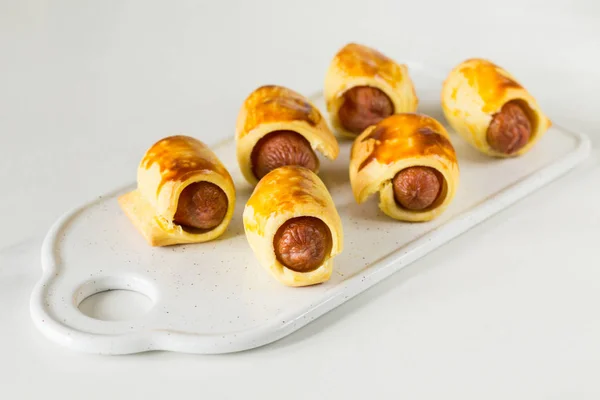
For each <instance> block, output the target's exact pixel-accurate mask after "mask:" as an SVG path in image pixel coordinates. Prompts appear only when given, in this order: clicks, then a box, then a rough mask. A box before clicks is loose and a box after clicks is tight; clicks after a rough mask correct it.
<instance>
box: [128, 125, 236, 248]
mask: <svg viewBox="0 0 600 400" xmlns="http://www.w3.org/2000/svg"><path fill="white" fill-rule="evenodd" d="M201 181H206V182H211V183H213V184H215V185H217V186H218V187H219V188H220V189H221V190H223V192H225V195H226V196H227V200H228V204H227V212H226V214H225V217H224V218H223V220H222V221H221V223H220V224H219V225H218V226H216V227H215V228H213V229H210V230H201V229H196V228H187V227H185V228H184V227H182V226H181V225H179V224H177V223H175V222H174V221H173V218H174V216H175V212H176V211H177V206H178V201H179V195H180V194H181V192H182V191H183V190H184V189H185V188H186V187H187V186H188V185H190V184H192V183H196V182H201ZM119 204H120V205H121V208H122V209H123V211H124V212H125V214H127V216H128V217H129V219H130V220H131V222H132V223H133V224H134V225H135V227H136V228H137V229H138V231H139V232H140V233H141V234H142V235H143V236H144V238H145V239H146V240H147V241H148V243H149V244H150V245H152V246H167V245H172V244H181V243H199V242H206V241H209V240H212V239H215V238H217V237H219V236H220V235H221V234H222V233H223V232H224V231H225V229H226V228H227V225H228V224H229V222H230V221H231V217H232V216H233V210H234V208H235V187H234V185H233V181H232V179H231V176H230V175H229V172H227V170H226V169H225V167H224V166H223V164H221V162H220V161H219V159H218V158H217V156H216V155H215V154H214V153H213V152H212V150H210V149H209V148H208V147H207V146H206V145H205V144H204V143H202V142H200V141H199V140H196V139H194V138H192V137H189V136H181V135H180V136H171V137H167V138H164V139H162V140H160V141H158V142H156V143H155V144H154V145H153V146H152V147H150V149H148V151H147V152H146V154H145V155H144V157H143V158H142V161H141V162H140V164H139V167H138V171H137V189H135V190H133V191H132V192H129V193H127V194H125V195H123V196H121V197H119Z"/></svg>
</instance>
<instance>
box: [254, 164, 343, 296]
mask: <svg viewBox="0 0 600 400" xmlns="http://www.w3.org/2000/svg"><path fill="white" fill-rule="evenodd" d="M244 229H245V231H246V238H247V239H248V243H250V247H251V248H252V250H253V251H254V254H255V255H256V257H257V258H258V260H259V262H260V263H261V265H262V266H263V267H265V268H266V269H267V270H269V271H270V272H271V274H272V275H273V276H274V277H275V278H276V279H277V280H279V281H280V282H281V283H283V284H285V285H288V286H307V285H314V284H316V283H321V282H324V281H326V280H328V279H329V277H330V276H331V272H332V271H333V257H335V256H336V255H337V254H339V253H340V252H341V251H342V245H343V232H342V222H341V220H340V217H339V215H338V213H337V210H336V208H335V205H334V204H333V200H332V199H331V195H330V194H329V192H328V191H327V188H326V187H325V185H324V184H323V182H322V181H321V180H320V179H319V177H318V176H317V175H316V174H315V173H314V172H312V171H310V170H309V169H306V168H304V167H299V166H295V165H294V166H285V167H281V168H277V169H274V170H273V171H271V172H269V173H268V174H267V175H265V177H264V178H262V179H261V180H260V182H259V183H258V185H257V186H256V188H255V189H254V192H253V193H252V196H251V197H250V199H249V200H248V203H247V204H246V207H245V209H244Z"/></svg>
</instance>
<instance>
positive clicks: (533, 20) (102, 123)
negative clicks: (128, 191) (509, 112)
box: [0, 0, 600, 400]
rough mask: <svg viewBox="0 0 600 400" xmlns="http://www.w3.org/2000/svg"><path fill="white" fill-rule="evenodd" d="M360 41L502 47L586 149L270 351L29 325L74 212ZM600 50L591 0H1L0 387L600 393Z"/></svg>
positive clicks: (459, 49)
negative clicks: (140, 166) (113, 352)
mask: <svg viewBox="0 0 600 400" xmlns="http://www.w3.org/2000/svg"><path fill="white" fill-rule="evenodd" d="M459 3H460V4H459ZM349 41H358V42H361V43H364V44H367V45H371V46H373V47H376V48H378V49H380V50H381V51H383V52H384V53H386V54H388V55H389V56H391V57H393V58H395V59H397V60H398V61H405V60H415V61H422V62H426V63H430V64H433V65H436V66H440V67H441V68H445V69H449V68H450V67H452V66H453V65H455V64H457V63H458V62H460V61H462V60H463V59H466V58H469V57H475V56H480V57H487V58H490V59H492V60H494V61H495V62H497V63H498V64H500V65H502V66H504V67H505V68H506V69H508V70H509V71H511V72H512V73H513V74H514V75H516V77H517V78H518V79H519V80H520V81H521V82H523V83H525V85H526V86H527V88H528V89H529V90H530V91H531V92H532V93H533V94H534V95H535V96H536V97H537V98H538V100H539V102H540V104H541V106H542V108H543V109H545V110H546V112H547V114H549V115H550V117H551V118H552V120H553V121H554V122H555V123H557V124H558V125H562V126H566V127H568V128H570V129H572V130H577V131H583V132H587V133H589V134H590V136H591V138H592V142H593V146H594V148H593V152H592V155H591V157H590V159H589V160H588V161H587V162H586V163H585V164H584V165H582V166H581V167H579V168H577V169H576V170H574V171H573V172H571V173H569V174H568V175H566V176H565V177H564V178H562V179H561V180H559V181H557V182H555V183H553V184H551V185H549V186H547V187H545V188H543V189H542V190H540V191H539V192H537V193H535V194H534V195H532V196H530V197H528V198H526V199H525V200H523V201H521V202H519V203H517V204H516V205H514V206H513V207H511V208H509V209H508V210H506V211H504V212H502V213H500V214H498V215H497V216H495V217H493V218H492V219H490V220H488V221H486V222H485V223H483V224H482V225H480V226H478V227H476V228H475V229H473V230H471V231H469V232H467V233H466V234H464V235H462V236H461V237H459V238H458V239H455V240H454V241H452V242H451V243H449V244H447V245H445V246H443V247H442V248H440V249H439V250H437V251H435V252H433V253H431V254H430V255H429V256H427V257H425V258H423V259H421V260H420V261H418V262H416V263H414V264H413V265H411V266H410V267H408V268H406V269H404V270H402V271H400V272H399V273H397V274H395V275H394V276H392V277H391V278H389V279H388V280H386V281H385V282H383V283H381V284H379V285H377V286H376V287H374V288H372V289H371V290H369V291H368V292H366V293H365V294H362V295H360V296H358V297H357V298H355V299H353V300H351V301H349V302H348V303H346V304H344V305H343V306H342V307H340V308H339V309H336V310H334V311H332V312H331V313H329V314H327V315H326V316H324V317H322V318H320V319H319V320H317V321H315V322H314V323H312V324H310V325H309V326H307V327H305V328H303V329H301V330H300V331H298V332H296V333H294V334H292V335H291V336H289V337H287V338H285V339H283V340H281V341H279V342H277V343H275V344H272V345H269V346H267V347H264V348H260V349H256V350H253V351H248V352H244V353H240V354H232V355H225V356H197V355H182V354H171V353H148V354H141V355H134V356H122V357H111V358H109V357H101V356H90V355H85V354H79V353H75V352H72V351H69V350H66V349H63V348H60V347H58V346H56V345H55V344H53V343H51V342H49V341H48V340H47V339H45V338H44V337H43V336H42V335H41V334H40V333H39V332H38V331H37V330H36V329H35V328H34V326H33V324H32V322H31V319H30V317H29V312H28V302H29V294H30V291H31V289H32V287H33V285H34V283H35V281H36V280H37V279H38V278H39V276H40V273H41V269H40V263H39V246H40V244H41V240H42V238H43V235H44V234H45V232H46V230H47V229H48V228H49V226H50V224H51V223H52V222H53V221H54V220H55V219H56V218H57V217H58V216H59V215H60V214H61V213H63V212H64V211H66V210H68V209H70V208H71V207H73V206H76V205H79V204H80V203H81V202H83V201H86V200H88V199H91V198H93V197H95V196H97V195H98V194H102V193H104V192H107V191H110V190H112V189H114V188H115V187H120V186H122V185H124V184H127V183H130V182H132V181H133V180H134V179H135V168H136V165H137V163H138V162H139V159H140V157H141V155H142V153H143V151H144V150H145V149H146V147H148V145H149V144H151V143H152V142H153V141H154V140H156V139H158V138H160V137H163V136H165V135H167V134H172V133H180V132H184V133H188V134H191V135H194V136H197V137H199V138H201V139H203V140H204V141H206V142H208V143H215V142H217V141H218V140H219V139H221V138H224V137H227V136H231V135H232V134H233V130H234V121H235V117H236V114H237V111H238V109H239V106H240V104H241V102H242V101H243V99H244V98H245V96H246V95H247V94H248V93H249V92H250V91H251V90H253V89H254V88H255V87H257V86H259V85H261V84H267V83H276V84H283V85H286V86H290V87H292V88H294V89H296V90H298V91H300V92H304V93H311V92H314V91H315V90H318V89H320V88H321V87H322V83H323V78H324V73H325V70H326V68H327V65H328V63H329V61H330V58H331V57H332V56H333V54H334V53H335V51H336V50H337V49H338V48H339V47H341V46H342V45H344V44H345V43H346V42H349ZM599 62H600V3H599V2H598V1H596V0H580V1H571V2H569V1H543V0H539V1H523V0H521V1H512V0H511V1H508V0H505V1H495V2H485V1H476V0H475V1H460V2H459V1H438V2H431V1H430V2H425V1H416V0H415V1H411V2H402V1H375V0H368V1H351V0H346V1H325V0H321V1H306V0H305V1H294V2H291V1H272V2H268V1H243V0H238V1H218V0H213V1H210V2H207V1H195V2H191V1H190V2H163V3H161V4H158V3H156V2H152V3H151V2H148V1H139V2H130V1H128V2H126V1H96V2H92V1H89V2H87V1H43V0H26V1H10V0H1V1H0V135H1V141H0V187H1V189H0V193H1V197H0V224H1V225H0V226H1V229H0V398H2V399H21V398H23V399H27V398H36V399H37V398H41V397H42V396H44V397H50V398H65V399H74V398H86V399H100V398H102V399H106V398H111V399H112V398H121V397H122V398H142V396H143V398H145V399H171V398H173V399H175V398H179V397H190V398H191V397H193V398H202V399H219V398H242V397H249V398H258V397H260V398H280V399H281V398H283V399H286V400H287V399H296V398H297V399H301V398H315V399H320V398H367V397H369V398H405V399H442V398H443V399H450V398H459V399H507V398H511V399H596V398H599V397H600V379H599V377H600V313H599V312H598V310H599V306H600V261H599V258H598V248H599V247H600V210H599V207H600V151H599V150H598V149H599V148H600V133H599V132H598V129H599V127H600V101H599V100H598V93H600V67H599Z"/></svg>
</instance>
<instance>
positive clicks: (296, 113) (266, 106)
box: [235, 85, 339, 185]
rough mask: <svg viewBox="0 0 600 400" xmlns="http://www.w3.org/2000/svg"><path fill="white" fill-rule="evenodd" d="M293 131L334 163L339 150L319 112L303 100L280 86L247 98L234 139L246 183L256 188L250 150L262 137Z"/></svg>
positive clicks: (256, 181)
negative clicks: (273, 133) (272, 133)
mask: <svg viewBox="0 0 600 400" xmlns="http://www.w3.org/2000/svg"><path fill="white" fill-rule="evenodd" d="M286 130H289V131H294V132H296V133H298V134H300V135H301V136H303V137H304V138H305V139H306V140H308V142H309V143H310V145H311V147H312V149H313V150H318V151H319V152H321V153H322V154H323V155H324V156H325V157H327V158H329V159H331V160H334V159H336V158H337V156H338V153H339V146H338V143H337V140H336V138H335V137H334V136H333V133H331V131H330V130H329V127H328V126H327V122H326V121H325V119H324V118H323V117H322V116H321V113H320V112H319V110H318V109H317V108H316V107H315V106H314V105H313V104H312V103H311V102H310V101H309V100H308V99H307V98H306V97H304V96H302V95H300V94H299V93H296V92H295V91H293V90H291V89H288V88H285V87H283V86H276V85H268V86H261V87H259V88H258V89H256V90H255V91H254V92H252V93H251V94H250V96H248V98H247V99H246V100H245V101H244V104H243V105H242V108H241V110H240V112H239V114H238V118H237V124H236V131H235V139H236V147H237V159H238V163H239V165H240V169H241V171H242V173H243V175H244V177H245V178H246V180H247V181H248V182H249V183H250V184H252V185H256V184H257V183H258V179H257V178H256V176H254V172H253V171H252V159H251V156H252V150H253V149H254V146H256V144H257V143H258V141H259V140H260V139H261V138H263V137H264V136H265V135H267V134H269V133H271V132H275V131H286Z"/></svg>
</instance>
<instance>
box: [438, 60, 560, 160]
mask: <svg viewBox="0 0 600 400" xmlns="http://www.w3.org/2000/svg"><path fill="white" fill-rule="evenodd" d="M442 108H443V110H444V115H445V116H446V119H447V120H448V122H449V123H450V125H451V126H452V128H454V130H455V131H456V132H458V133H459V134H460V135H461V136H462V137H463V138H464V139H465V140H467V141H468V142H469V143H470V144H471V145H472V146H473V147H475V148H476V149H477V150H479V151H481V152H482V153H485V154H487V155H490V156H495V157H512V156H518V155H521V154H524V153H526V152H527V151H528V150H529V149H531V148H532V147H533V145H534V144H535V142H537V141H538V140H539V139H540V138H541V137H542V135H543V134H544V133H545V132H546V131H547V130H548V128H549V127H550V126H551V124H552V123H551V122H550V120H549V119H548V118H547V117H546V115H544V113H542V110H541V109H540V107H539V105H538V104H537V102H536V101H535V99H534V98H533V97H532V96H531V95H530V94H529V92H527V90H525V88H523V87H522V86H521V85H520V84H519V83H518V82H517V81H516V79H515V78H514V77H513V76H512V75H511V74H509V73H508V72H506V71H505V70H504V69H502V68H500V67H499V66H497V65H495V64H493V63H491V62H489V61H486V60H482V59H476V58H474V59H471V60H467V61H465V62H463V63H462V64H460V65H459V66H457V67H456V68H454V69H453V70H452V72H450V75H448V78H447V79H446V81H445V82H444V86H443V88H442Z"/></svg>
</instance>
